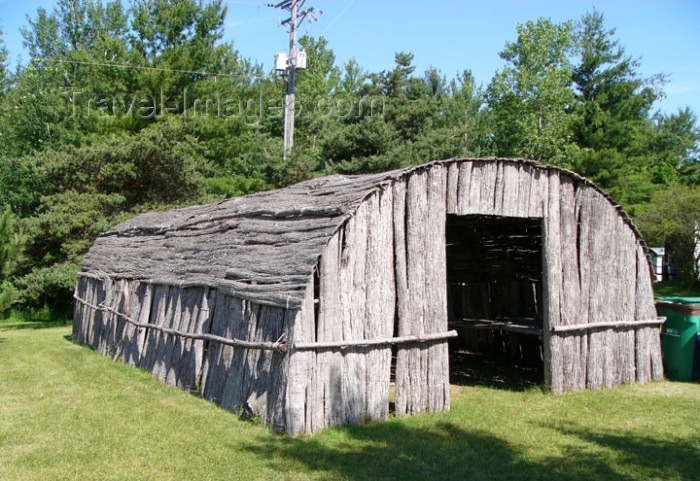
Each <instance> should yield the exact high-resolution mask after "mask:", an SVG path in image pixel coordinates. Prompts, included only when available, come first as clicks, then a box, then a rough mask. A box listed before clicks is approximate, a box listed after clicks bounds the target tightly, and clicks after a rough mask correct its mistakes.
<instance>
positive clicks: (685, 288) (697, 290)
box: [654, 281, 700, 297]
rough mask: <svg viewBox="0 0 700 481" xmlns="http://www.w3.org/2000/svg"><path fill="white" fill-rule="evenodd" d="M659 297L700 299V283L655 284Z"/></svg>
mask: <svg viewBox="0 0 700 481" xmlns="http://www.w3.org/2000/svg"><path fill="white" fill-rule="evenodd" d="M654 295H656V296H657V297H676V296H677V297H700V282H697V281H694V282H688V281H664V282H657V283H655V284H654Z"/></svg>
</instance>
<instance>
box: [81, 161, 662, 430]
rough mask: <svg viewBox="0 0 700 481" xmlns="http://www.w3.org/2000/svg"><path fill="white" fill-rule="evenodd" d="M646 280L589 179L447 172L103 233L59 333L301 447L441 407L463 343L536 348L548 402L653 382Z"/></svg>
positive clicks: (349, 183) (447, 167)
mask: <svg viewBox="0 0 700 481" xmlns="http://www.w3.org/2000/svg"><path fill="white" fill-rule="evenodd" d="M651 282H652V281H651V273H650V269H649V264H648V261H647V256H646V247H645V245H644V244H643V241H642V240H641V238H640V236H639V233H638V232H637V230H636V229H635V227H634V225H633V224H632V223H631V222H630V220H629V218H628V217H627V215H626V214H625V213H624V212H623V211H622V209H621V208H620V207H619V206H617V205H615V204H614V203H613V202H612V201H611V199H610V198H608V197H607V196H606V195H605V194H603V193H602V192H601V191H600V190H599V189H597V188H596V187H595V186H594V185H593V184H592V183H590V182H589V181H587V180H585V179H583V178H582V177H580V176H578V175H576V174H574V173H572V172H569V171H566V170H563V169H559V168H556V167H552V166H544V165H540V164H537V163H534V162H530V161H525V160H513V159H450V160H444V161H436V162H432V163H429V164H425V165H421V166H416V167H410V168H406V169H401V170H397V171H392V172H386V173H381V174H371V175H363V176H341V175H333V176H329V177H323V178H319V179H313V180H309V181H306V182H302V183H299V184H296V185H292V186H290V187H287V188H283V189H279V190H275V191H270V192H264V193H259V194H254V195H248V196H244V197H239V198H233V199H228V200H224V201H221V202H218V203H216V204H211V205H204V206H195V207H188V208H184V209H179V210H173V211H168V212H161V213H148V214H143V215H140V216H138V217H135V218H134V219H131V220H129V221H127V222H124V223H122V224H120V225H117V226H116V227H114V228H112V229H111V230H109V231H107V232H106V233H104V234H103V235H101V236H100V237H99V238H98V239H97V240H96V242H95V244H94V245H93V247H92V248H91V249H90V251H89V252H88V254H87V255H86V257H85V259H84V262H83V264H82V272H81V273H80V274H79V280H78V283H77V286H76V291H75V297H76V306H75V316H74V327H73V336H74V338H75V339H76V340H77V341H78V342H80V343H82V344H86V345H89V346H92V347H93V348H95V349H97V350H99V351H100V352H101V353H103V354H104V355H108V356H111V357H113V358H115V359H121V360H123V361H124V362H127V363H130V364H132V365H134V366H139V367H141V368H143V369H146V370H148V371H150V372H152V373H153V375H154V376H156V377H157V378H158V379H159V380H161V381H163V382H166V383H168V384H172V385H177V386H180V387H182V388H183V389H187V390H190V391H193V392H196V393H198V394H200V395H201V396H203V397H205V398H206V399H209V400H211V401H213V402H215V403H217V404H220V405H221V406H223V407H224V408H227V409H231V410H234V411H235V410H248V411H250V412H252V413H253V414H255V415H256V416H258V417H259V418H260V419H261V420H262V421H263V422H264V423H265V424H268V425H270V426H273V427H274V428H275V429H277V430H280V431H285V432H288V433H291V434H298V433H309V432H314V431H317V430H320V429H323V428H325V427H329V426H339V425H345V424H354V423H363V422H366V421H368V420H369V421H374V420H381V419H385V418H386V417H387V416H388V415H389V412H390V405H391V407H392V408H393V410H394V411H395V412H396V413H397V414H415V413H421V412H435V411H445V410H449V406H450V397H449V361H448V354H449V353H448V345H449V342H450V338H452V337H455V336H457V335H459V336H460V337H461V336H467V337H468V336H470V335H473V334H474V333H475V332H477V331H478V332H507V333H510V335H512V336H516V337H517V336H531V338H532V339H536V340H539V342H540V343H541V348H542V352H543V358H544V380H543V381H544V382H545V384H546V385H547V386H548V387H549V388H550V389H551V390H552V391H554V392H556V393H562V392H567V391H576V390H581V389H586V388H590V389H600V388H603V387H613V386H617V385H621V384H626V383H634V382H640V383H645V382H648V381H650V380H653V379H659V378H661V377H662V376H663V368H662V363H661V350H660V342H659V323H660V321H659V320H657V316H656V311H655V307H654V299H653V293H652V286H651ZM470 333H471V334H470ZM532 336H534V337H532ZM390 395H391V396H390Z"/></svg>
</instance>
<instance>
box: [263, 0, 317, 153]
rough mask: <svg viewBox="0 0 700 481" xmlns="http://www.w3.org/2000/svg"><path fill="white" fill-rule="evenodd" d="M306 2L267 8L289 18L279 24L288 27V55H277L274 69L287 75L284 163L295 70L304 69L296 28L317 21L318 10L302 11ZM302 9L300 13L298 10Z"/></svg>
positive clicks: (294, 0) (291, 122) (291, 123)
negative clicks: (286, 14) (273, 9)
mask: <svg viewBox="0 0 700 481" xmlns="http://www.w3.org/2000/svg"><path fill="white" fill-rule="evenodd" d="M305 2H306V0H283V1H282V2H280V3H278V4H276V5H273V4H268V6H269V7H274V8H279V9H282V10H289V12H290V15H289V18H288V19H286V20H283V21H282V22H280V24H281V25H287V24H288V25H289V55H288V56H287V55H286V54H285V53H284V52H280V53H279V54H277V58H276V59H275V69H276V70H277V71H278V72H286V73H287V93H286V95H285V98H284V154H283V158H284V160H285V161H286V160H287V159H288V157H289V155H290V154H291V153H292V146H293V145H294V102H295V98H294V89H295V87H296V75H295V74H296V69H305V68H306V52H304V51H300V50H298V49H297V28H299V26H300V25H301V23H302V22H303V21H304V19H305V18H306V17H307V16H308V17H309V21H314V20H317V19H318V16H319V15H321V13H322V12H321V11H320V10H316V9H314V8H313V7H311V8H307V9H303V6H304V3H305ZM300 8H302V10H301V11H299V9H300Z"/></svg>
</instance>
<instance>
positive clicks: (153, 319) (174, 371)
mask: <svg viewBox="0 0 700 481" xmlns="http://www.w3.org/2000/svg"><path fill="white" fill-rule="evenodd" d="M76 297H77V298H79V299H81V300H83V301H84V302H78V303H76V319H75V322H74V326H73V332H74V339H75V340H76V341H77V342H80V343H83V344H87V345H89V346H91V347H93V348H94V349H96V350H99V351H100V352H101V353H102V354H104V355H107V356H110V357H112V358H113V359H121V360H123V361H125V362H127V363H129V364H132V365H134V366H139V367H142V368H143V369H146V370H147V371H150V372H151V373H152V374H153V375H154V376H155V377H156V378H157V379H158V380H160V381H162V382H165V383H167V384H170V385H176V386H179V387H181V388H183V389H185V390H188V391H193V392H198V393H199V394H201V395H202V396H204V397H205V398H207V399H210V400H211V401H214V402H216V403H217V404H220V405H221V406H223V407H225V408H227V409H231V410H233V411H239V410H240V411H243V410H248V411H250V412H253V413H255V414H256V415H258V416H260V417H261V418H262V419H263V420H264V421H265V422H266V423H267V424H270V425H272V426H275V427H277V428H278V429H281V430H283V429H284V428H285V413H284V404H283V403H284V395H283V394H284V388H285V387H286V369H287V366H286V357H285V356H284V355H283V354H282V353H280V352H278V351H276V350H260V349H248V348H244V347H232V346H224V345H222V344H220V343H218V342H213V341H209V340H200V339H187V338H184V337H181V336H177V335H172V334H169V333H167V332H161V331H159V330H158V329H151V328H148V327H140V326H141V325H149V324H150V325H153V326H158V327H160V328H165V329H171V330H175V331H180V332H184V333H198V334H211V335H215V336H221V337H224V338H227V339H233V338H238V339H241V338H242V339H247V340H251V341H258V342H260V343H274V342H275V341H277V340H279V338H280V336H281V335H282V334H283V333H284V332H285V331H286V330H287V324H288V323H289V317H290V315H291V314H289V313H287V312H286V311H284V310H283V309H280V308H275V307H270V306H261V305H256V304H252V303H250V302H248V301H244V300H241V299H238V298H235V297H231V296H228V295H226V294H220V293H217V292H216V291H215V290H212V289H209V288H207V287H185V288H178V287H175V286H168V285H165V286H163V285H158V284H152V283H147V282H140V281H127V280H124V279H121V280H118V281H113V280H111V279H109V278H107V279H97V278H94V277H90V276H81V277H80V279H79V281H78V285H77V287H76ZM105 310H108V311H107V312H105ZM116 313H121V315H117V314H116ZM125 317H127V318H130V319H132V320H133V321H135V322H136V323H138V324H139V326H135V325H134V324H133V323H130V322H128V321H127V320H126V319H125ZM273 337H274V339H272V338H273Z"/></svg>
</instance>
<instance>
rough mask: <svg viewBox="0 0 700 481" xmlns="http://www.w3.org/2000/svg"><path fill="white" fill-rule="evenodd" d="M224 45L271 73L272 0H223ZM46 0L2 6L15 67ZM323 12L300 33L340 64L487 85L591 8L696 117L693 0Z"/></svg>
mask: <svg viewBox="0 0 700 481" xmlns="http://www.w3.org/2000/svg"><path fill="white" fill-rule="evenodd" d="M225 3H226V5H227V6H228V16H227V22H226V29H225V40H230V41H233V43H234V46H235V48H236V49H237V50H238V51H239V53H240V54H241V56H243V57H245V58H250V59H252V60H255V61H257V62H260V63H262V64H263V65H264V66H265V67H266V68H271V66H272V62H273V58H274V55H275V54H276V53H277V52H278V51H280V50H284V49H285V48H286V47H287V46H288V36H287V33H286V31H285V29H284V28H283V27H280V26H278V21H279V20H281V19H284V18H285V15H284V12H281V11H279V10H275V9H273V8H269V7H267V6H266V4H267V3H276V0H231V1H226V2H225ZM53 5H54V2H53V1H46V0H22V1H20V0H0V27H2V29H3V31H4V33H5V34H4V40H5V43H6V45H7V48H8V50H10V54H11V65H15V64H16V63H17V61H18V59H19V58H20V57H19V56H22V57H23V58H24V59H25V60H26V58H27V55H26V52H25V53H23V49H22V39H21V36H20V34H19V28H20V27H22V26H25V25H26V23H27V22H26V15H27V14H30V15H32V16H34V15H35V12H36V10H37V8H38V7H40V6H42V7H44V8H46V9H48V10H51V9H52V8H53ZM307 6H315V7H317V8H320V9H321V10H323V14H322V15H321V17H320V19H319V20H318V21H317V22H314V23H305V24H304V25H302V28H301V31H300V33H301V34H305V33H306V34H309V35H312V36H315V37H318V36H323V37H325V38H326V39H327V40H328V42H329V47H330V48H331V49H332V50H333V51H334V52H335V55H336V62H337V64H338V65H342V64H343V63H345V62H346V61H347V60H348V59H350V58H353V57H354V58H355V59H356V60H357V62H358V63H359V64H360V65H361V66H362V67H363V68H364V69H365V70H367V71H371V72H376V71H380V70H385V69H390V68H392V67H393V61H394V53H396V52H399V51H405V52H410V53H413V54H414V56H415V57H414V64H415V66H416V72H423V71H424V70H425V69H427V68H429V67H435V68H437V69H439V70H440V71H442V73H443V74H444V75H445V76H446V77H447V78H448V79H451V78H454V77H455V76H457V75H458V74H459V73H460V72H462V71H463V70H465V69H468V70H471V71H472V73H473V74H474V76H475V78H476V79H477V82H478V83H481V84H483V85H486V84H487V83H488V82H489V81H490V80H491V78H492V77H493V75H494V73H495V72H496V71H497V70H499V69H501V68H503V66H504V62H503V61H502V60H501V59H500V57H499V56H498V52H500V51H501V50H502V49H503V47H504V46H505V43H506V41H514V40H515V38H516V27H517V25H518V24H523V23H525V22H526V21H528V20H536V19H537V18H539V17H547V18H551V19H552V20H553V21H555V22H562V21H566V20H577V19H579V18H580V17H581V15H583V14H584V13H586V12H587V11H590V10H591V9H592V8H594V7H595V8H596V9H597V10H598V11H600V12H602V13H603V14H604V16H605V20H606V25H607V26H608V27H609V28H615V29H616V38H617V39H618V40H619V42H620V44H621V45H622V46H623V47H624V49H625V51H626V52H627V54H629V55H631V56H632V57H634V58H638V59H640V61H641V65H640V73H641V75H642V76H644V77H649V76H651V75H654V74H658V73H665V74H667V75H668V76H669V82H668V83H667V84H666V86H665V88H664V90H665V92H666V98H665V99H664V100H662V101H660V102H658V103H657V105H656V108H658V109H660V110H662V111H663V112H666V113H671V112H675V111H677V109H678V108H682V107H685V106H690V108H691V109H692V110H693V111H694V112H695V114H696V115H700V1H697V0H663V1H661V0H648V1H632V0H605V1H601V0H587V1H586V0H580V1H579V0H560V1H555V0H547V1H528V0H520V1H517V0H510V1H506V0H491V1H481V0H471V1H457V0H450V1H447V0H437V1H436V0H433V1H426V0H423V1H420V0H413V1H410V0H409V1H398V0H393V1H389V0H372V1H370V0H340V1H320V0H308V1H307Z"/></svg>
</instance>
